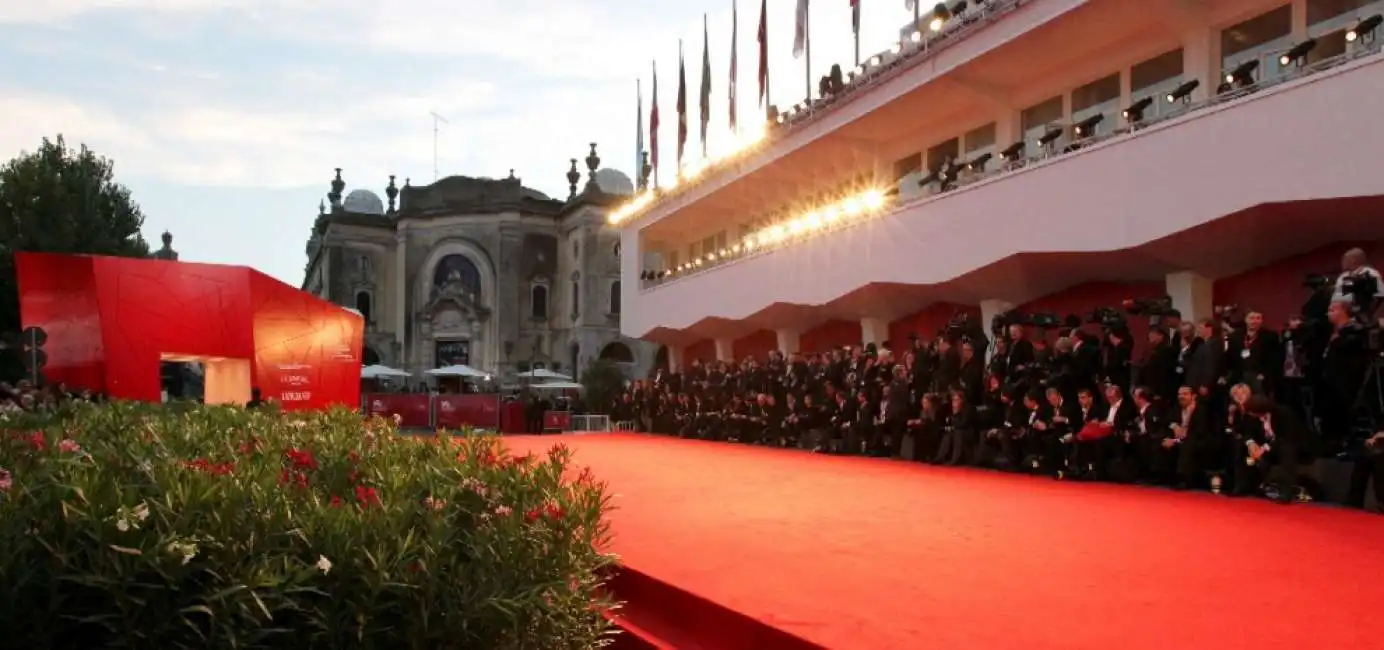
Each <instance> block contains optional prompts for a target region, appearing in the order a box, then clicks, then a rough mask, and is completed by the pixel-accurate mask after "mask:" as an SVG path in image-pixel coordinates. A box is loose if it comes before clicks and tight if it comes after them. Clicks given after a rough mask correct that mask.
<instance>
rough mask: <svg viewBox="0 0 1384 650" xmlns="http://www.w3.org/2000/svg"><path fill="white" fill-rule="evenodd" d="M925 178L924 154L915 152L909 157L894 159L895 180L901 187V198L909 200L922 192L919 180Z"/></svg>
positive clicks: (901, 199) (899, 187)
mask: <svg viewBox="0 0 1384 650" xmlns="http://www.w3.org/2000/svg"><path fill="white" fill-rule="evenodd" d="M922 179H923V156H922V154H921V153H915V154H912V155H910V156H908V157H907V158H900V159H898V160H896V161H894V182H895V184H896V185H897V187H898V189H899V200H900V201H907V200H909V199H912V198H914V197H917V196H919V195H920V194H921V192H920V188H919V187H918V181H920V180H922Z"/></svg>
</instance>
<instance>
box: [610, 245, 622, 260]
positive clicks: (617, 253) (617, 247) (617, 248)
mask: <svg viewBox="0 0 1384 650" xmlns="http://www.w3.org/2000/svg"><path fill="white" fill-rule="evenodd" d="M610 252H611V253H612V254H613V255H615V259H616V260H617V261H618V260H619V259H620V242H619V241H616V242H615V246H613V247H611V251H610Z"/></svg>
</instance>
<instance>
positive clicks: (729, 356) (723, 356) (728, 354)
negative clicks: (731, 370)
mask: <svg viewBox="0 0 1384 650" xmlns="http://www.w3.org/2000/svg"><path fill="white" fill-rule="evenodd" d="M716 360H717V361H735V341H732V340H731V339H716Z"/></svg>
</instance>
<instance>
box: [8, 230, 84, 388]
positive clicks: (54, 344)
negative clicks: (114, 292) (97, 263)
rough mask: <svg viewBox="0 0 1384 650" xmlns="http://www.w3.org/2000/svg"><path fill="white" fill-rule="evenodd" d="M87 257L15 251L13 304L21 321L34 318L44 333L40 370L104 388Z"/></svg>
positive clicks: (27, 323) (62, 379)
mask: <svg viewBox="0 0 1384 650" xmlns="http://www.w3.org/2000/svg"><path fill="white" fill-rule="evenodd" d="M91 263H92V258H89V257H76V258H67V257H59V256H55V255H23V254H21V255H17V256H16V257H15V267H16V271H17V273H18V276H19V284H20V286H21V287H23V288H24V290H23V291H21V292H20V294H19V310H20V313H21V314H23V315H24V319H23V322H24V325H25V326H30V325H35V324H39V325H42V326H43V329H44V330H45V331H46V332H47V333H48V341H47V342H46V343H45V344H44V346H43V351H44V353H45V354H47V355H48V364H47V365H46V366H45V367H44V368H43V374H44V376H45V377H46V378H47V379H48V381H50V382H52V383H66V384H69V385H71V386H77V387H82V388H89V389H91V390H93V391H102V390H104V389H105V364H104V362H103V359H104V358H105V354H104V352H105V351H104V346H103V345H102V340H101V321H100V320H99V319H97V318H95V317H94V315H95V314H96V312H97V309H98V306H97V300H96V285H95V283H94V281H93V280H94V278H93V276H92V272H91Z"/></svg>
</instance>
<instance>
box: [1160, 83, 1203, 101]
mask: <svg viewBox="0 0 1384 650" xmlns="http://www.w3.org/2000/svg"><path fill="white" fill-rule="evenodd" d="M1200 85H1201V81H1199V80H1197V79H1189V80H1187V81H1184V82H1182V83H1181V84H1180V85H1178V87H1176V88H1174V89H1173V91H1172V92H1170V93H1168V103H1169V104H1171V103H1173V102H1178V101H1182V102H1189V101H1192V91H1193V90H1196V89H1197V86H1200Z"/></svg>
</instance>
